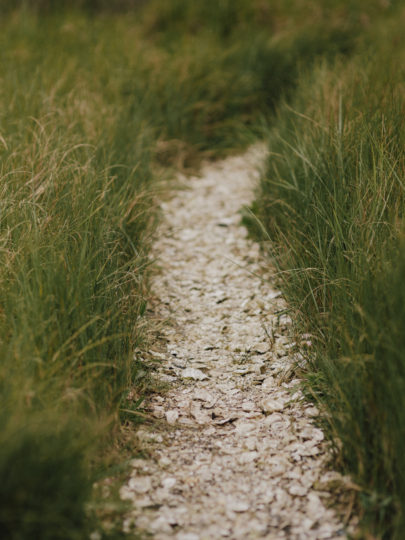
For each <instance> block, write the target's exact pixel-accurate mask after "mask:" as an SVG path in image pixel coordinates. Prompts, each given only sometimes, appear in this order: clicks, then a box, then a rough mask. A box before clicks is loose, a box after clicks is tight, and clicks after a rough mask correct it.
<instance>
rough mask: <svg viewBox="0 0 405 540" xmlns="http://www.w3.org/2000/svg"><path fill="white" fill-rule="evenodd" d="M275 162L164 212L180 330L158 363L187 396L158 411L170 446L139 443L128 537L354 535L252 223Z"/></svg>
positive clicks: (236, 161)
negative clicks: (148, 455)
mask: <svg viewBox="0 0 405 540" xmlns="http://www.w3.org/2000/svg"><path fill="white" fill-rule="evenodd" d="M264 155H265V153H264V150H263V148H261V147H253V148H251V149H250V150H249V151H248V152H247V153H246V154H245V155H243V156H238V157H231V158H228V159H226V160H224V161H222V162H221V163H216V164H210V165H207V166H206V167H205V168H204V170H203V173H202V176H201V177H194V178H190V179H186V180H185V182H186V184H187V188H188V189H186V190H183V191H180V192H177V194H175V196H174V197H173V198H172V199H171V200H169V201H168V202H165V203H162V207H163V210H164V221H163V223H162V224H161V227H160V231H159V236H158V239H157V241H156V243H155V246H154V253H153V256H154V257H156V258H158V261H159V266H160V268H161V270H160V273H159V274H158V275H156V276H155V278H154V283H153V291H154V292H155V293H156V295H157V310H158V312H159V314H160V315H161V316H162V317H163V318H167V319H170V322H169V324H167V325H166V326H164V328H163V329H162V335H161V336H160V343H162V342H163V343H164V344H165V346H164V347H162V350H160V351H151V355H152V356H153V357H154V358H155V360H156V359H158V361H159V362H160V363H161V367H160V377H161V378H162V379H164V380H166V381H168V382H170V383H172V384H174V387H173V388H172V390H171V391H170V392H169V393H168V394H167V395H165V396H163V398H162V397H161V396H155V397H154V398H152V399H151V401H150V403H149V407H150V410H151V412H152V414H153V415H154V416H155V417H156V418H160V419H162V420H161V421H165V419H166V421H167V422H168V423H169V424H170V425H171V426H172V427H170V429H168V430H167V431H166V433H164V434H163V436H162V435H161V434H154V433H150V434H149V435H148V433H147V431H145V430H144V429H142V430H140V432H139V436H140V438H141V439H142V441H143V442H146V443H149V444H150V445H151V448H152V449H153V456H154V458H153V459H144V460H133V462H134V469H133V472H132V474H131V477H130V478H129V480H128V482H127V483H126V485H125V486H123V487H122V488H121V496H122V498H123V499H127V500H130V501H132V503H133V510H132V511H131V512H130V513H129V514H128V515H126V517H125V522H124V529H125V531H126V532H129V531H130V530H131V526H133V527H136V531H137V533H139V532H140V531H141V532H142V531H144V532H145V533H148V534H152V535H153V537H154V538H155V539H156V540H166V539H172V538H175V539H176V540H213V539H220V538H230V539H235V540H239V539H240V540H248V539H255V538H266V539H277V540H279V539H294V540H295V539H296V540H307V539H331V538H342V537H346V530H345V528H344V526H343V525H342V521H341V520H340V519H339V516H338V513H336V512H335V511H334V510H332V509H331V508H330V503H331V502H333V496H332V495H331V494H330V493H328V492H327V491H326V490H325V488H323V489H318V490H317V489H316V486H317V485H322V481H323V479H324V477H325V475H328V474H329V473H328V472H326V469H325V462H326V460H327V458H328V446H327V444H326V443H325V442H324V440H323V439H324V437H323V433H322V431H321V430H320V429H319V428H317V427H315V426H314V425H313V423H312V419H313V417H316V416H317V415H318V411H317V409H316V407H314V406H313V405H311V404H309V403H306V402H305V401H304V400H303V397H302V395H301V392H300V391H299V390H297V388H295V387H296V386H297V382H298V381H297V380H294V379H293V380H291V375H290V376H288V373H290V374H291V372H292V369H291V368H292V366H293V364H294V362H302V361H303V358H302V356H301V355H299V352H297V350H298V347H297V346H296V344H295V343H291V339H290V338H289V329H290V324H291V320H290V318H289V317H288V316H287V315H286V314H285V313H283V310H284V309H285V307H286V305H285V302H284V300H283V298H282V295H281V293H280V291H277V290H275V289H274V288H272V285H271V275H270V270H271V269H269V268H268V265H267V270H266V265H265V264H264V263H263V261H261V260H260V254H259V246H258V245H257V244H256V243H254V242H253V241H252V240H251V239H249V238H248V237H247V233H246V230H245V229H244V228H243V227H241V226H240V224H239V223H240V214H239V211H240V209H241V207H242V206H243V205H244V204H248V203H249V202H250V201H251V200H252V198H253V189H254V186H255V183H256V181H257V178H258V175H259V171H258V165H260V163H263V158H264ZM306 338H307V336H304V339H306ZM156 348H157V349H159V346H158V345H156ZM165 349H166V350H165ZM294 388H295V389H294ZM332 476H333V478H334V479H335V480H336V479H337V478H340V477H339V475H338V474H337V473H333V474H332Z"/></svg>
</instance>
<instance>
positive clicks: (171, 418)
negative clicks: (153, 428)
mask: <svg viewBox="0 0 405 540" xmlns="http://www.w3.org/2000/svg"><path fill="white" fill-rule="evenodd" d="M178 418H179V412H178V411H176V410H173V411H166V420H167V423H168V424H171V425H173V424H175V423H176V422H177V420H178Z"/></svg>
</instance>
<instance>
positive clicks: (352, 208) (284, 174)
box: [256, 11, 405, 539]
mask: <svg viewBox="0 0 405 540" xmlns="http://www.w3.org/2000/svg"><path fill="white" fill-rule="evenodd" d="M403 16H404V13H403V12H401V11H400V12H397V13H396V16H395V20H394V19H391V20H389V21H388V22H387V21H386V22H385V24H384V26H382V27H379V26H378V25H377V26H376V27H374V29H373V33H372V34H368V35H367V34H366V35H365V36H364V40H365V42H364V43H365V45H364V47H362V48H361V49H360V52H359V53H358V54H357V55H356V56H355V57H354V58H353V59H352V60H351V61H350V62H349V63H348V64H343V63H342V62H341V61H338V62H335V63H332V65H329V64H328V63H326V62H322V63H321V64H320V65H319V66H318V67H317V69H316V70H315V72H314V73H313V74H312V75H311V76H307V77H305V78H304V80H303V82H302V84H301V85H300V88H299V90H298V93H297V95H296V97H295V99H294V100H293V102H292V103H291V104H290V105H285V106H283V107H282V108H281V110H280V112H279V114H278V117H277V120H276V123H275V126H274V128H273V129H272V130H271V132H270V134H269V148H270V157H269V161H268V168H267V172H266V175H265V177H264V178H263V180H262V184H261V193H260V198H259V199H258V200H257V202H256V210H257V213H258V215H259V216H260V219H261V221H262V223H263V224H264V228H265V230H266V231H267V234H269V235H270V238H271V240H272V242H274V243H275V246H276V248H275V253H274V252H273V255H276V260H277V262H278V265H279V267H280V269H281V270H283V273H281V274H280V275H281V276H282V278H281V279H282V287H283V288H284V290H285V292H286V295H287V298H288V300H289V302H290V304H291V305H292V307H293V308H294V309H295V312H296V313H297V314H298V315H299V317H300V324H301V328H305V330H306V331H308V330H310V331H311V332H313V333H314V334H315V339H314V347H313V349H314V351H313V355H312V357H311V363H310V372H309V374H308V377H309V383H310V387H311V391H312V392H313V393H314V395H316V396H317V399H319V401H320V402H321V403H322V405H323V406H325V407H326V408H327V410H328V412H329V415H328V418H329V419H330V421H329V422H330V423H329V427H330V429H331V430H332V435H333V436H336V437H337V438H339V439H340V441H341V442H342V443H343V445H342V450H341V458H342V460H343V463H344V466H345V467H346V470H348V471H349V472H350V473H351V474H352V475H353V476H354V478H355V479H356V480H357V481H358V482H359V483H360V484H361V485H362V486H363V488H364V492H363V494H362V496H361V502H362V507H363V511H364V523H365V524H366V525H367V526H368V527H370V528H371V530H372V531H374V534H378V535H381V536H382V537H385V538H398V539H399V538H402V537H403V535H404V532H405V508H404V500H405V478H404V472H403V471H404V470H405V462H404V453H403V450H402V444H403V441H404V436H405V432H404V425H405V418H404V411H405V401H404V396H405V362H404V353H405V348H404V345H405V343H404V337H403V335H404V334H403V327H404V324H405V311H404V302H403V300H404V294H405V288H404V285H403V269H404V243H403V231H404V224H403V216H404V203H405V197H404V196H405V192H404V182H403V177H404V170H405V153H404V142H405V123H404V106H405V102H404V92H403V75H404V72H403V67H402V64H401V59H403V55H404V51H405V43H404V41H403V39H402V37H401V28H402V26H401V21H402V22H403ZM370 35H372V36H373V42H374V43H373V44H372V45H370V41H371V40H370V39H369V36H370Z"/></svg>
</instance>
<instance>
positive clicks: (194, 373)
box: [181, 368, 208, 381]
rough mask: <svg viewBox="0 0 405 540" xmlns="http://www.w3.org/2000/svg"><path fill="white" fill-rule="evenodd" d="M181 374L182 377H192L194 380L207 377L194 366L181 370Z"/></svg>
mask: <svg viewBox="0 0 405 540" xmlns="http://www.w3.org/2000/svg"><path fill="white" fill-rule="evenodd" d="M181 376H182V377H183V379H194V380H195V381H204V380H205V379H208V377H207V375H205V373H203V372H202V371H201V370H200V369H196V368H186V369H185V370H183V372H182V374H181Z"/></svg>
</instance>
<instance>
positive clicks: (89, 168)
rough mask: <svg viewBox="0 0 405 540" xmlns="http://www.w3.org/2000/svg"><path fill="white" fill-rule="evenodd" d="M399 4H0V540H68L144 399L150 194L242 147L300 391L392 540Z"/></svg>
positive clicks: (398, 523) (397, 493) (397, 421)
mask: <svg viewBox="0 0 405 540" xmlns="http://www.w3.org/2000/svg"><path fill="white" fill-rule="evenodd" d="M396 9H397V11H395V10H396ZM399 9H400V8H396V7H395V6H391V5H389V3H383V2H379V1H377V0H375V1H373V2H356V3H353V4H352V3H351V2H344V1H343V0H340V1H338V0H337V1H336V2H329V1H326V0H324V1H323V0H322V1H321V0H319V1H315V0H314V1H313V2H307V1H304V0H291V1H288V2H286V1H284V2H281V1H280V2H279V1H274V2H270V1H263V0H255V1H249V2H248V1H246V0H237V1H235V0H234V1H231V0H223V1H219V0H209V1H207V2H188V1H187V0H173V1H172V2H166V1H164V0H149V1H146V0H143V1H141V0H122V1H119V2H104V1H103V0H76V1H70V2H53V1H52V0H36V1H31V2H24V1H21V2H15V1H13V2H11V1H10V2H7V0H5V1H4V2H2V3H1V7H0V11H1V12H2V18H1V20H0V28H1V33H0V44H1V47H0V62H1V65H2V73H1V87H0V103H1V113H0V115H1V116H0V118H1V128H0V155H1V171H0V193H1V198H0V201H1V214H0V244H1V250H2V262H1V265H0V283H1V288H0V351H1V361H0V388H1V401H2V406H1V412H0V423H1V431H0V474H1V478H2V482H1V483H0V500H1V506H0V534H1V536H2V537H5V538H13V539H21V538H28V537H30V538H31V537H32V538H41V539H47V538H52V539H56V538H84V537H86V534H88V530H89V527H91V521H90V522H89V517H88V516H89V514H88V511H87V508H88V503H89V501H90V500H91V497H92V491H91V486H92V483H93V481H94V479H95V477H96V476H97V475H99V474H100V469H101V468H102V460H101V459H100V456H101V455H104V454H105V453H106V452H107V453H108V451H109V450H108V449H109V448H110V447H111V445H112V441H113V440H117V439H118V440H119V438H120V435H119V426H120V422H122V410H123V409H125V410H131V409H133V410H134V412H135V413H136V408H137V407H138V404H139V402H140V399H141V398H142V397H143V396H144V395H145V393H146V392H148V391H149V389H150V379H149V377H148V373H147V370H145V367H144V366H143V365H142V363H141V362H140V360H138V359H137V357H136V355H135V356H134V351H135V350H139V349H140V350H141V349H142V347H144V346H145V340H146V337H145V328H146V326H147V323H148V321H147V320H145V310H146V305H147V297H148V288H147V274H148V264H149V263H148V258H147V253H148V245H149V242H150V238H151V235H152V233H153V228H154V224H155V221H156V219H157V212H156V208H155V203H154V199H155V196H154V194H155V192H156V190H158V189H160V187H159V185H160V184H159V181H160V179H161V178H162V176H165V175H167V172H166V171H167V170H170V169H171V168H172V169H173V168H183V169H187V168H190V167H194V168H195V167H196V166H198V163H199V161H200V160H201V158H202V157H210V156H211V157H215V156H218V155H222V154H225V153H227V152H230V151H234V150H236V149H239V148H242V147H243V146H245V145H247V144H248V143H250V142H251V141H252V140H254V139H255V138H257V137H263V136H268V138H269V145H270V149H271V157H270V158H269V166H268V171H267V174H266V178H264V179H263V182H262V186H261V193H260V195H259V197H258V201H257V205H256V206H257V208H256V210H257V213H258V215H259V216H260V219H261V221H262V225H263V227H264V228H265V229H266V230H268V231H269V232H270V234H271V236H272V239H273V240H274V241H275V242H276V243H275V246H276V248H275V249H276V261H277V264H279V265H280V268H281V269H282V270H283V271H287V272H286V273H284V274H281V275H284V276H288V278H287V279H285V280H283V286H284V288H285V291H286V294H287V295H288V298H289V301H290V303H291V306H292V308H293V309H294V310H295V311H296V312H297V313H298V314H299V315H300V321H301V324H302V327H305V328H306V329H308V331H310V332H311V333H313V334H314V336H315V337H314V340H313V342H314V355H311V372H310V374H309V375H308V377H309V382H310V384H311V389H312V392H313V394H314V395H315V396H316V397H317V398H318V399H321V401H322V402H323V403H324V404H325V406H326V407H327V408H328V411H329V413H330V414H329V416H328V418H329V419H330V425H331V426H332V429H333V434H337V435H338V436H339V437H340V439H341V440H342V442H343V447H342V453H341V456H342V458H343V461H342V465H343V466H345V467H347V470H349V471H350V472H351V473H353V474H354V477H355V479H356V480H357V481H358V482H359V483H360V485H361V487H362V489H363V492H362V493H363V495H362V499H361V502H362V504H363V507H364V508H365V509H366V510H370V512H368V513H367V514H366V515H367V516H370V519H371V517H372V518H373V520H372V521H369V527H370V530H377V531H379V532H380V533H381V534H384V533H385V534H386V536H387V537H391V536H392V537H394V535H395V534H396V535H397V537H398V538H400V537H401V531H403V530H404V528H405V525H404V515H403V513H402V510H403V509H402V507H401V501H403V500H404V499H405V494H404V493H403V492H404V490H405V479H404V478H403V470H404V467H403V457H402V453H401V442H402V441H403V440H404V437H403V435H404V433H403V422H402V423H401V419H402V417H403V412H402V411H403V410H404V407H403V406H402V405H403V395H404V392H403V386H404V384H405V383H404V373H403V369H404V368H403V350H404V345H403V337H402V333H401V322H402V321H403V320H404V317H403V316H402V313H403V301H402V300H403V298H402V297H403V287H402V281H401V277H402V269H403V268H404V266H405V261H404V260H403V259H404V257H403V238H402V237H403V234H402V230H403V227H402V206H403V184H402V182H403V166H404V163H403V142H404V140H403V120H402V117H403V115H401V113H403V82H402V80H401V77H402V79H403V70H402V68H401V64H400V60H401V58H400V54H401V55H402V56H403V53H402V51H403V50H404V47H403V38H402V36H401V32H400V29H401V17H402V22H403V13H402V12H401V11H400V10H399ZM398 10H399V11H398ZM392 12H394V13H393V14H392ZM390 17H391V18H390ZM380 20H382V22H379V21H380ZM287 102H288V104H286V103H287ZM280 103H284V104H282V105H281V106H280ZM164 171H165V172H164ZM401 295H402V296H401ZM129 390H131V394H130V397H128V391H129ZM120 411H121V420H120ZM134 417H135V418H136V415H134ZM375 527H377V529H375ZM389 535H391V536H389Z"/></svg>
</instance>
